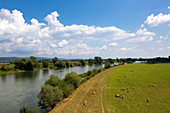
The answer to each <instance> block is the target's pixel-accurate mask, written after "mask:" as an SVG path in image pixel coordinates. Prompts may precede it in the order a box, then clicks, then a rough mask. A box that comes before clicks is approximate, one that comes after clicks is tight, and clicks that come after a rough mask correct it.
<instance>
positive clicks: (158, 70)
mask: <svg viewBox="0 0 170 113" xmlns="http://www.w3.org/2000/svg"><path fill="white" fill-rule="evenodd" d="M124 76H127V77H124ZM116 79H120V80H121V82H119V81H118V80H116ZM154 82H155V83H156V85H157V87H149V84H153V83H154ZM126 85H128V86H126ZM134 86H135V87H136V89H133V87H134ZM121 88H129V89H130V93H127V92H126V91H121V90H120V89H121ZM103 93H104V92H103ZM106 93H107V95H104V96H103V98H107V103H108V108H109V109H110V112H125V113H126V112H132V113H139V112H141V113H166V112H170V64H154V65H150V64H149V65H148V64H133V65H125V66H122V67H120V68H118V69H117V70H115V71H114V72H113V73H112V74H111V76H109V79H108V82H107V88H106ZM115 94H122V95H124V99H121V98H115ZM105 96H106V97H105ZM147 98H149V100H150V102H149V103H147V102H146V99H147ZM104 106H105V108H107V105H106V103H105V104H104ZM105 111H108V112H109V110H107V109H105Z"/></svg>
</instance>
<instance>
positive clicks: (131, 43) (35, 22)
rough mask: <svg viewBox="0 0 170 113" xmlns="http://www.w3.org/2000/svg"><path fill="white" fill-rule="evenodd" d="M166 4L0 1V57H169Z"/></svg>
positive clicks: (151, 0) (150, 0)
mask: <svg viewBox="0 0 170 113" xmlns="http://www.w3.org/2000/svg"><path fill="white" fill-rule="evenodd" d="M169 6H170V0H119V1H118V0H72V1H71V0H50V1H49V0H27V1H26V0H0V9H1V11H0V26H1V27H0V45H2V46H1V47H0V56H21V57H22V56H30V55H34V56H43V57H54V56H57V57H63V58H93V57H94V56H96V55H98V56H101V57H103V58H108V57H112V58H116V57H122V58H124V57H156V56H168V55H170V7H169Z"/></svg>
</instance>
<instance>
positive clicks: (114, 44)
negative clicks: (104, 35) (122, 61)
mask: <svg viewBox="0 0 170 113" xmlns="http://www.w3.org/2000/svg"><path fill="white" fill-rule="evenodd" d="M109 46H118V44H117V43H115V42H112V43H110V44H109Z"/></svg>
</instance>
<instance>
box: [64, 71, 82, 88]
mask: <svg viewBox="0 0 170 113" xmlns="http://www.w3.org/2000/svg"><path fill="white" fill-rule="evenodd" d="M63 81H64V82H66V83H67V84H69V83H70V84H72V85H73V86H74V89H76V88H78V86H79V85H80V77H79V76H78V75H77V73H76V72H71V73H67V74H66V75H65V78H64V79H63Z"/></svg>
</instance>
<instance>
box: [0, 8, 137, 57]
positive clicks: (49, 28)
mask: <svg viewBox="0 0 170 113" xmlns="http://www.w3.org/2000/svg"><path fill="white" fill-rule="evenodd" d="M58 17H59V14H58V13H57V12H56V11H54V12H52V13H51V14H48V15H47V16H46V17H45V21H47V24H45V23H39V22H38V20H37V19H35V18H33V19H31V20H30V21H31V24H28V23H26V22H25V19H24V18H23V14H22V13H21V12H20V11H17V10H13V11H12V12H10V11H9V10H7V9H1V10H0V45H3V48H2V47H1V48H0V52H1V53H4V52H8V53H9V54H13V53H16V54H17V55H18V56H20V55H23V54H27V53H29V54H35V55H36V54H37V55H47V56H48V55H50V56H51V55H53V56H57V55H59V54H64V52H66V53H68V54H72V55H75V54H79V53H78V50H80V45H77V42H78V43H81V42H83V41H88V40H89V41H90V42H93V43H94V44H98V43H100V42H102V41H108V42H110V41H113V40H121V39H127V38H129V37H134V36H135V33H129V32H127V31H124V30H122V29H119V28H117V27H115V26H110V27H96V26H87V25H75V24H73V25H66V26H64V25H63V24H62V23H60V21H59V20H58ZM70 40H76V41H73V42H72V43H68V42H70ZM94 44H93V45H94ZM4 45H6V46H4ZM114 45H115V44H112V46H114ZM69 47H72V48H73V49H75V50H74V52H73V50H72V49H70V48H69ZM81 47H84V48H81V51H84V50H86V51H87V50H88V51H90V52H92V53H97V52H99V51H101V48H100V47H89V46H87V45H86V44H81ZM64 49H65V50H64ZM93 49H96V50H95V51H96V52H94V51H93ZM103 49H104V50H106V49H107V46H103ZM54 51H57V52H54ZM69 51H70V52H69ZM84 52H85V51H84ZM90 52H85V53H88V54H91V53H90Z"/></svg>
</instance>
